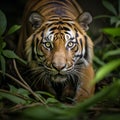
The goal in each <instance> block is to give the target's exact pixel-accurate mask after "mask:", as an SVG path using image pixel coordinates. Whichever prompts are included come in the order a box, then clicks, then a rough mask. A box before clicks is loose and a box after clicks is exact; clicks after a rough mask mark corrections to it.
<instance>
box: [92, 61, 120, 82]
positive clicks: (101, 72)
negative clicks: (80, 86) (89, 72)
mask: <svg viewBox="0 0 120 120" xmlns="http://www.w3.org/2000/svg"><path fill="white" fill-rule="evenodd" d="M118 66H120V59H118V60H113V61H111V62H109V63H107V64H106V65H104V66H103V67H101V68H100V69H99V70H98V71H97V73H96V76H95V78H94V80H93V81H92V82H93V83H97V82H99V81H100V80H102V79H103V78H104V77H105V76H106V75H108V74H109V73H110V72H111V71H113V70H114V69H116V68H117V67H118Z"/></svg>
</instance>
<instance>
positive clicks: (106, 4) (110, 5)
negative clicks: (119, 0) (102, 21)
mask: <svg viewBox="0 0 120 120" xmlns="http://www.w3.org/2000/svg"><path fill="white" fill-rule="evenodd" d="M102 3H103V5H104V7H105V8H106V9H108V10H109V11H110V12H112V13H113V14H114V15H117V11H116V9H115V8H114V6H113V5H112V4H111V3H110V2H108V1H106V0H103V2H102Z"/></svg>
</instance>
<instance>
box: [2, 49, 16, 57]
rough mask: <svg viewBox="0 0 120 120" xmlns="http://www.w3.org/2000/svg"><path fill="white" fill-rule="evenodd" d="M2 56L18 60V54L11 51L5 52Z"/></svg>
mask: <svg viewBox="0 0 120 120" xmlns="http://www.w3.org/2000/svg"><path fill="white" fill-rule="evenodd" d="M2 54H3V55H4V56H5V57H7V58H17V56H16V54H15V53H14V52H13V51H11V50H3V52H2Z"/></svg>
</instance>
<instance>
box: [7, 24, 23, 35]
mask: <svg viewBox="0 0 120 120" xmlns="http://www.w3.org/2000/svg"><path fill="white" fill-rule="evenodd" d="M20 27H21V26H20V25H14V26H12V27H11V28H10V29H9V30H8V32H7V35H11V34H12V33H14V32H16V31H17V30H19V29H20Z"/></svg>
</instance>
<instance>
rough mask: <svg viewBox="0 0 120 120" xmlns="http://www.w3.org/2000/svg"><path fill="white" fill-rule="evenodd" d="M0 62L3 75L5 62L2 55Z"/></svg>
mask: <svg viewBox="0 0 120 120" xmlns="http://www.w3.org/2000/svg"><path fill="white" fill-rule="evenodd" d="M0 62H1V70H2V72H3V75H4V74H5V70H6V62H5V58H4V57H3V56H2V55H0Z"/></svg>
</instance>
